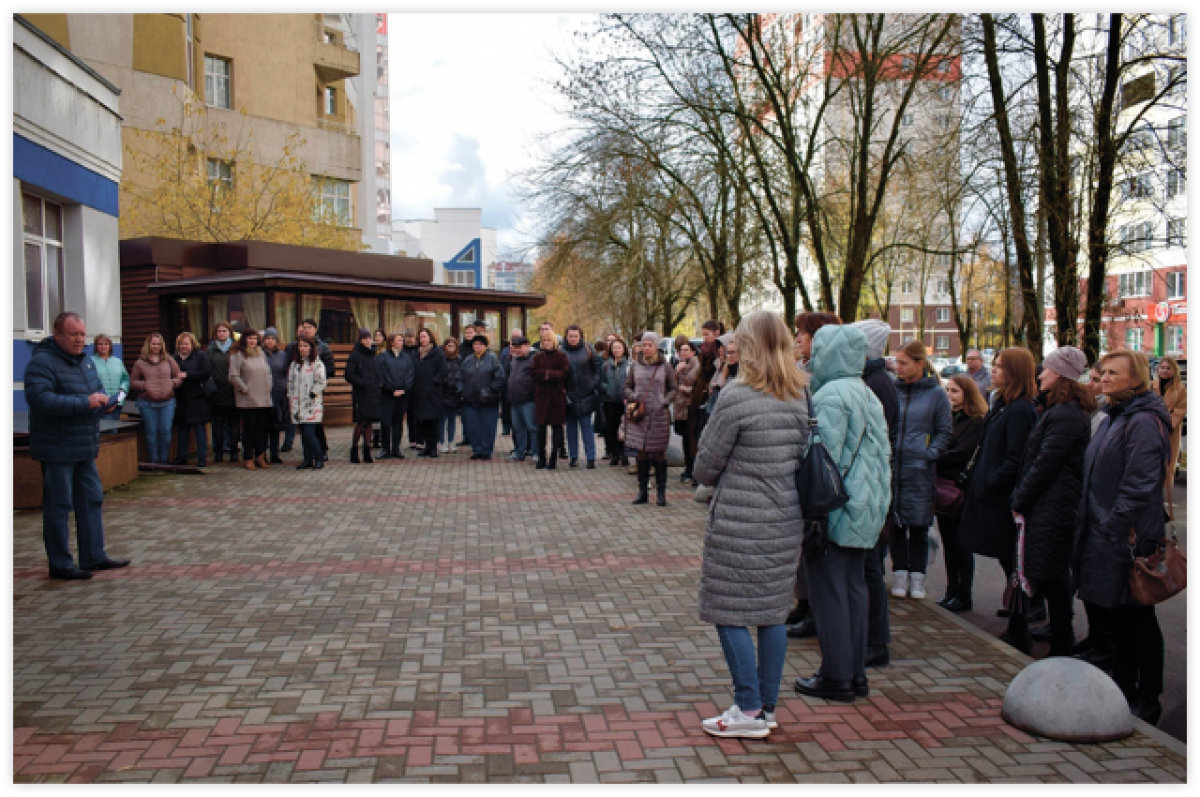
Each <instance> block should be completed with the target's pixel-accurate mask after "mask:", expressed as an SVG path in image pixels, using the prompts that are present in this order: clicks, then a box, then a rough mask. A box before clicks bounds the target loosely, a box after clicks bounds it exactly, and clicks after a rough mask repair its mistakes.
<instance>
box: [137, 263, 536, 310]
mask: <svg viewBox="0 0 1200 797" xmlns="http://www.w3.org/2000/svg"><path fill="white" fill-rule="evenodd" d="M267 288H275V289H280V290H290V291H304V290H309V291H313V292H320V293H339V294H358V295H362V294H370V295H371V296H377V297H379V298H383V299H391V298H395V299H415V300H418V301H431V302H436V301H447V302H472V301H473V302H483V303H486V304H515V305H521V306H523V307H541V306H542V305H544V304H545V303H546V297H545V296H543V295H542V294H540V293H518V292H516V291H492V290H486V289H483V288H460V287H457V286H452V285H433V284H424V283H414V282H399V281H392V280H372V279H363V278H360V277H347V276H333V275H328V274H303V273H296V272H282V271H260V270H257V269H242V270H235V271H221V272H217V273H214V274H207V275H204V276H201V277H191V278H188V279H181V280H170V281H168V282H152V283H150V285H148V286H147V289H148V290H149V291H150V292H151V293H153V294H156V295H161V296H196V295H201V294H209V293H223V292H228V291H236V292H244V291H254V290H264V289H267Z"/></svg>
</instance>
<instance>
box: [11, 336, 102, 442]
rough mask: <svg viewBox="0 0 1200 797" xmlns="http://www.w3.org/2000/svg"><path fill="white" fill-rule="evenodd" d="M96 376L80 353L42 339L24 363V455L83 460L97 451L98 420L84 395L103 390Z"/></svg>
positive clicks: (98, 411)
mask: <svg viewBox="0 0 1200 797" xmlns="http://www.w3.org/2000/svg"><path fill="white" fill-rule="evenodd" d="M103 392H104V387H103V386H102V385H101V384H100V375H99V374H97V373H96V366H95V364H94V363H93V362H92V358H91V357H89V356H88V355H86V354H80V355H78V356H76V355H73V354H67V353H66V352H65V351H63V350H62V348H60V347H59V345H58V344H57V343H56V342H55V341H54V337H53V336H51V337H48V338H43V339H42V342H41V343H39V344H38V345H37V348H35V349H34V350H33V358H32V359H31V360H30V361H29V365H27V366H26V367H25V400H26V401H27V402H29V454H30V456H31V457H33V458H34V459H35V460H37V461H38V462H84V461H90V460H93V459H95V458H96V457H97V456H98V455H99V454H100V419H101V417H103V415H104V411H105V409H107V407H98V408H96V409H92V408H91V407H89V406H88V397H89V396H90V395H91V394H93V393H103Z"/></svg>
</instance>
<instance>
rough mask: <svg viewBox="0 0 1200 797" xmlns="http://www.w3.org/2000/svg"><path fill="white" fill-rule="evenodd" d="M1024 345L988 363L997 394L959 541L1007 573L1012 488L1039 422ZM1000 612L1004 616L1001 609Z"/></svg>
mask: <svg viewBox="0 0 1200 797" xmlns="http://www.w3.org/2000/svg"><path fill="white" fill-rule="evenodd" d="M1036 368H1037V366H1036V365H1035V364H1034V362H1033V355H1032V354H1030V353H1029V350H1028V349H1022V348H1015V347H1014V348H1010V349H1004V350H1003V351H1001V352H1000V354H998V355H997V356H996V361H995V362H994V363H993V365H992V389H993V393H994V395H995V400H994V401H993V402H992V408H991V410H989V411H988V414H987V417H986V418H984V420H983V442H982V443H981V444H980V446H979V456H978V457H977V458H976V459H975V465H974V467H973V468H972V469H971V474H970V483H969V484H968V486H967V503H966V506H965V507H964V508H963V515H962V523H961V525H960V526H959V533H958V539H959V544H960V545H962V547H963V548H964V549H966V550H968V551H973V552H974V553H977V554H980V555H982V556H990V557H991V558H993V559H997V560H999V561H1000V566H1001V567H1002V568H1004V574H1005V576H1011V575H1012V572H1013V569H1014V567H1015V566H1016V565H1015V562H1016V553H1017V526H1016V523H1015V522H1014V520H1013V516H1012V493H1013V490H1014V489H1016V486H1017V476H1018V474H1019V472H1020V469H1021V457H1022V456H1023V455H1024V454H1025V443H1026V441H1027V440H1028V439H1029V433H1030V432H1032V431H1033V427H1034V425H1035V424H1036V423H1037V409H1036V408H1035V407H1034V403H1033V399H1034V397H1035V396H1037V382H1036V381H1034V374H1035V372H1036ZM997 614H998V616H1000V617H1007V616H1008V611H1007V609H1001V610H1000V611H999V612H998V613H997Z"/></svg>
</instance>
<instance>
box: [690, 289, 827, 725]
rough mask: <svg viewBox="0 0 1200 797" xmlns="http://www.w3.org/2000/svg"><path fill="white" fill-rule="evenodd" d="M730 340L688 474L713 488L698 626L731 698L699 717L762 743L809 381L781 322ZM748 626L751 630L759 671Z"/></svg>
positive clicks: (788, 575)
mask: <svg viewBox="0 0 1200 797" xmlns="http://www.w3.org/2000/svg"><path fill="white" fill-rule="evenodd" d="M735 334H736V341H737V345H738V349H739V353H740V358H741V370H740V373H739V376H738V378H737V379H736V380H735V381H733V382H730V383H729V384H727V385H726V386H725V388H724V389H723V390H722V392H721V400H720V401H718V402H717V406H716V409H715V411H714V412H713V415H712V417H711V418H710V419H709V421H708V423H707V424H706V425H705V428H704V432H703V433H702V434H701V437H700V441H699V445H698V451H697V454H696V463H695V470H694V473H695V476H696V479H697V480H699V482H700V483H701V484H704V485H707V486H709V487H715V490H714V492H713V497H712V501H711V503H710V504H709V510H708V523H707V525H706V528H705V532H704V563H703V565H702V569H701V573H700V619H701V620H704V621H705V622H709V623H713V624H715V625H716V626H717V633H718V635H719V636H720V639H721V647H722V648H723V649H724V651H725V660H726V662H727V663H728V664H729V669H730V672H731V673H732V675H733V683H734V694H735V701H736V704H735V705H734V706H733V707H732V708H730V709H729V711H727V712H726V713H725V714H723V715H721V716H720V717H715V718H713V719H712V720H705V721H704V730H705V731H706V732H708V733H710V734H712V735H715V736H751V737H761V736H766V735H767V733H769V727H768V725H769V724H771V723H773V722H774V711H775V703H776V701H777V700H778V697H779V682H780V679H781V678H782V676H783V663H784V656H785V653H786V651H787V629H786V626H785V625H784V620H785V619H786V618H787V615H788V611H789V610H790V609H791V608H792V585H793V582H794V580H795V577H796V562H797V561H798V560H799V557H800V543H801V540H802V537H803V520H802V517H801V509H800V495H799V493H797V491H796V469H797V467H799V463H800V459H801V457H803V455H804V452H805V450H806V449H807V447H808V436H809V424H808V408H807V404H806V402H805V399H804V389H805V386H806V385H807V383H808V375H807V374H806V373H804V372H803V371H801V370H800V369H798V368H796V366H795V364H794V362H793V360H792V339H791V334H790V333H789V332H788V329H787V327H786V326H785V325H784V323H783V320H782V319H781V318H780V317H779V316H778V315H776V314H774V313H771V312H768V311H765V310H759V311H756V312H753V313H750V314H749V315H747V316H746V317H745V318H743V319H742V322H741V324H739V325H738V329H737V332H736V333H735ZM747 626H756V627H757V629H758V659H759V661H760V662H761V663H760V664H756V663H755V652H754V644H753V642H752V641H751V636H750V633H749V631H748V630H747ZM760 711H761V712H765V713H766V715H767V716H761V714H760V713H759V712H760Z"/></svg>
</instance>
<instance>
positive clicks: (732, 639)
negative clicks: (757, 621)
mask: <svg viewBox="0 0 1200 797" xmlns="http://www.w3.org/2000/svg"><path fill="white" fill-rule="evenodd" d="M717 636H719V637H720V638H721V649H722V650H724V651H725V662H726V664H728V665H729V672H730V674H732V675H733V699H734V702H735V703H737V705H738V708H740V709H741V710H742V712H743V713H747V714H749V713H752V712H755V711H758V710H759V709H760V708H762V707H763V706H773V705H775V704H776V703H778V702H779V682H780V681H781V680H783V662H784V659H785V658H786V656H787V626H785V625H783V624H780V625H760V626H758V661H757V663H756V662H755V656H754V642H753V641H752V640H751V639H750V632H749V631H748V630H747V629H745V628H743V627H741V626H737V625H719V626H717Z"/></svg>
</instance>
